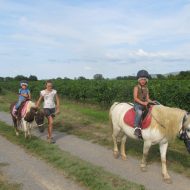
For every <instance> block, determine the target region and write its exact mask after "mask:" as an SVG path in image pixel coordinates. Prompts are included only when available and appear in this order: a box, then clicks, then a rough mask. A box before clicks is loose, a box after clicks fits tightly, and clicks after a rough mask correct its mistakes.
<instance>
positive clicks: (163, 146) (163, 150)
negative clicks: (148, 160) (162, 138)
mask: <svg viewBox="0 0 190 190" xmlns="http://www.w3.org/2000/svg"><path fill="white" fill-rule="evenodd" d="M167 148H168V143H160V154H161V162H162V175H163V178H164V181H165V182H166V183H172V180H171V177H170V175H169V174H168V171H167V166H166V152H167Z"/></svg>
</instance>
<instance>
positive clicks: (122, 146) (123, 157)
mask: <svg viewBox="0 0 190 190" xmlns="http://www.w3.org/2000/svg"><path fill="white" fill-rule="evenodd" d="M126 139H127V136H126V135H125V134H124V133H123V136H122V138H121V150H120V151H121V158H122V160H126V159H127V156H126V153H125V143H126Z"/></svg>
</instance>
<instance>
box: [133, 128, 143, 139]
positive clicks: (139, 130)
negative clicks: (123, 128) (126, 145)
mask: <svg viewBox="0 0 190 190" xmlns="http://www.w3.org/2000/svg"><path fill="white" fill-rule="evenodd" d="M134 135H136V136H137V137H138V138H140V139H142V132H141V127H135V131H134Z"/></svg>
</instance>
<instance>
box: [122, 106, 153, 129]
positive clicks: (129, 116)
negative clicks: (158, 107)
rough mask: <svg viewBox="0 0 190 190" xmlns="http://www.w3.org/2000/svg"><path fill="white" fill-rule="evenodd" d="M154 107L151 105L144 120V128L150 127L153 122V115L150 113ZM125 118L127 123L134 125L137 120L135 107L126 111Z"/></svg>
mask: <svg viewBox="0 0 190 190" xmlns="http://www.w3.org/2000/svg"><path fill="white" fill-rule="evenodd" d="M152 107H153V106H151V107H150V109H149V112H148V114H147V115H146V117H145V118H144V120H143V121H142V129H146V128H148V127H149V125H150V123H151V119H152V116H151V114H150V113H151V111H152ZM123 120H124V122H125V123H126V124H127V125H129V126H131V127H134V122H135V110H134V108H131V109H130V110H128V111H127V112H126V113H125V116H124V118H123Z"/></svg>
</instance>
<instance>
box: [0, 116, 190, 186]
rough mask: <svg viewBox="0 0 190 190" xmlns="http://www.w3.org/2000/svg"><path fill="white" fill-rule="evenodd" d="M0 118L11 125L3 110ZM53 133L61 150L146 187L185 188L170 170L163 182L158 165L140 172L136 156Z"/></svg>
mask: <svg viewBox="0 0 190 190" xmlns="http://www.w3.org/2000/svg"><path fill="white" fill-rule="evenodd" d="M0 120H2V121H5V122H6V123H8V124H11V122H10V117H9V115H8V114H6V113H1V112H0ZM33 134H35V135H36V136H38V137H39V138H42V139H45V138H46V136H47V134H46V132H44V133H43V134H39V133H38V132H37V131H33ZM54 136H55V138H56V140H57V144H58V145H59V147H60V148H61V149H63V150H66V151H68V152H70V153H71V154H73V155H75V156H78V157H80V158H81V159H83V160H87V161H89V162H90V163H93V164H95V165H98V166H101V167H103V168H104V169H105V170H107V171H110V172H112V173H114V174H117V175H120V176H122V177H123V178H126V179H128V180H130V181H133V182H136V183H139V184H143V185H144V186H145V187H146V188H147V189H149V190H160V189H163V190H179V189H180V190H189V185H190V180H189V179H188V178H186V177H184V176H182V175H179V174H176V173H174V172H172V171H170V174H171V177H172V179H173V184H170V185H168V184H165V183H164V182H163V181H162V177H161V166H160V164H157V163H154V164H151V165H149V166H148V171H147V172H145V173H143V172H141V171H140V167H139V163H140V161H139V160H137V159H136V158H133V157H131V156H128V158H127V161H122V160H121V159H118V160H116V159H114V158H113V156H112V151H111V150H108V149H106V148H105V147H102V146H100V145H97V144H93V143H91V142H89V141H85V140H82V139H79V138H77V137H75V136H73V135H66V134H63V133H59V132H54Z"/></svg>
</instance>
